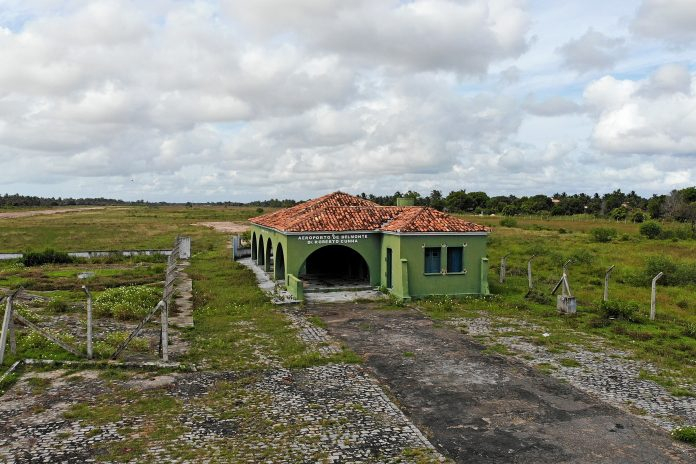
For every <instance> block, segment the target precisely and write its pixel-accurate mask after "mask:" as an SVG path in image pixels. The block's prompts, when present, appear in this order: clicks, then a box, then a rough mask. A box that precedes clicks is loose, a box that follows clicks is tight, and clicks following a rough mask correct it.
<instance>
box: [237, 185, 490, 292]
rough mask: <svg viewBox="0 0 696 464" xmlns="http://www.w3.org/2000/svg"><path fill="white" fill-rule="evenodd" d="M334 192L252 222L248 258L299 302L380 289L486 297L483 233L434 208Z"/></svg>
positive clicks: (482, 228)
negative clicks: (335, 292)
mask: <svg viewBox="0 0 696 464" xmlns="http://www.w3.org/2000/svg"><path fill="white" fill-rule="evenodd" d="M412 204H413V203H412V202H409V201H408V199H400V200H399V203H398V204H397V206H380V205H377V204H376V203H373V202H371V201H368V200H366V199H364V198H360V197H356V196H352V195H348V194H346V193H342V192H335V193H331V194H329V195H325V196H323V197H320V198H317V199H314V200H310V201H307V202H305V203H302V204H299V205H297V206H294V207H292V208H287V209H283V210H279V211H275V212H273V213H270V214H265V215H262V216H257V217H255V218H252V219H250V222H251V224H252V227H251V239H252V253H251V258H252V260H254V261H255V262H256V263H257V264H258V265H260V266H262V267H263V268H264V269H265V271H266V272H268V273H269V274H270V275H271V277H272V278H274V279H275V280H277V281H281V282H284V283H285V285H286V286H287V288H288V290H289V291H290V293H292V294H293V295H294V296H295V297H296V298H297V299H300V300H301V299H303V298H304V292H305V291H311V290H312V289H317V288H322V289H331V288H351V289H358V288H374V287H384V288H386V289H388V290H389V292H390V293H392V294H393V295H395V296H396V297H398V298H400V299H404V300H407V299H410V298H419V297H425V296H428V295H471V294H474V295H480V294H488V259H487V258H486V238H487V235H488V229H487V228H486V227H483V226H481V225H478V224H474V223H472V222H468V221H465V220H463V219H460V218H456V217H453V216H450V215H448V214H446V213H443V212H441V211H437V210H435V209H433V208H427V207H419V206H412Z"/></svg>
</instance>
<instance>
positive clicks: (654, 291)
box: [650, 272, 664, 321]
mask: <svg viewBox="0 0 696 464" xmlns="http://www.w3.org/2000/svg"><path fill="white" fill-rule="evenodd" d="M663 275H664V274H663V273H662V272H660V273H659V274H657V275H656V276H655V277H654V278H653V280H652V292H651V293H650V320H651V321H654V320H655V299H656V297H657V295H656V294H657V289H656V287H657V281H658V280H659V279H660V277H662V276H663Z"/></svg>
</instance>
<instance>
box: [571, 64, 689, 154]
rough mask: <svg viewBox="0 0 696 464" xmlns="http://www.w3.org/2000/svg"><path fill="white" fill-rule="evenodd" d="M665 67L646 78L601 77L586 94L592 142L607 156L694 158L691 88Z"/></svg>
mask: <svg viewBox="0 0 696 464" xmlns="http://www.w3.org/2000/svg"><path fill="white" fill-rule="evenodd" d="M683 71H684V70H683V68H678V67H677V68H675V67H674V66H673V65H667V66H665V67H663V68H660V69H658V70H657V71H656V72H655V73H654V74H653V75H652V76H650V77H649V78H648V79H645V80H639V81H632V80H617V79H615V78H612V77H609V76H606V77H603V78H601V79H599V80H597V81H595V82H593V83H592V84H590V85H589V86H588V87H587V89H586V90H585V98H586V100H587V103H588V105H589V106H591V107H592V108H594V110H595V111H596V112H597V114H598V120H597V123H596V125H595V128H594V131H593V135H592V138H593V142H594V143H595V145H596V146H597V147H598V148H599V149H601V150H602V151H605V152H607V153H615V154H622V153H623V154H632V153H640V154H646V155H655V154H678V155H696V86H694V85H693V84H691V85H690V88H688V89H687V88H685V83H691V82H692V80H691V77H690V76H689V78H688V79H687V78H686V77H685V76H684V75H683Z"/></svg>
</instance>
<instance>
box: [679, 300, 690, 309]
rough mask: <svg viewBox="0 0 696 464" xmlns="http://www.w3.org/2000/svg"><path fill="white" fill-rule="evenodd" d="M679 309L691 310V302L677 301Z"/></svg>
mask: <svg viewBox="0 0 696 464" xmlns="http://www.w3.org/2000/svg"><path fill="white" fill-rule="evenodd" d="M677 307H679V308H681V309H689V302H688V301H686V300H679V301H677Z"/></svg>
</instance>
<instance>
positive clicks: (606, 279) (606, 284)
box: [604, 265, 614, 301]
mask: <svg viewBox="0 0 696 464" xmlns="http://www.w3.org/2000/svg"><path fill="white" fill-rule="evenodd" d="M613 270H614V266H613V265H612V266H611V267H610V268H609V269H607V273H606V274H604V301H609V276H610V275H611V271H613Z"/></svg>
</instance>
